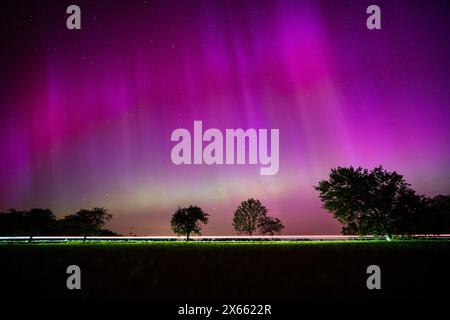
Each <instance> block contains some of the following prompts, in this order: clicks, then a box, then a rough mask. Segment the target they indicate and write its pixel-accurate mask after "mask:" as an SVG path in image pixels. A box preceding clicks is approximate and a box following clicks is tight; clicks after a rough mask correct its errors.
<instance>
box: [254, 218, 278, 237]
mask: <svg viewBox="0 0 450 320" xmlns="http://www.w3.org/2000/svg"><path fill="white" fill-rule="evenodd" d="M258 228H259V230H260V231H261V233H262V234H270V235H271V236H273V235H274V234H279V233H280V232H281V230H283V229H284V225H283V224H282V223H281V220H280V219H278V218H273V217H268V216H264V217H262V218H261V219H259V220H258Z"/></svg>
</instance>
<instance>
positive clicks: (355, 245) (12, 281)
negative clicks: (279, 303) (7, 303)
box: [0, 240, 450, 301]
mask: <svg viewBox="0 0 450 320" xmlns="http://www.w3.org/2000/svg"><path fill="white" fill-rule="evenodd" d="M0 261H1V263H0V274H1V282H2V293H1V295H4V296H9V297H23V298H30V297H33V298H39V299H66V298H70V299H72V298H79V299H90V298H101V299H110V298H113V299H160V300H167V299H177V300H183V301H184V300H190V301H192V300H197V299H203V300H204V299H208V300H209V299H210V300H215V299H227V300H235V299H247V300H268V299H271V300H274V299H275V300H282V299H283V300H284V299H288V300H297V299H324V298H325V299H345V298H357V299H367V298H370V299H373V298H375V299H386V298H387V299H391V298H395V299H396V298H402V299H403V298H426V299H434V298H448V294H447V296H446V294H445V291H446V289H447V288H449V287H450V275H449V273H450V271H449V270H450V241H442V240H420V241H418V240H417V241H413V240H404V241H391V242H386V241H330V242H326V241H305V242H294V241H290V242H283V241H276V242H269V241H264V242H194V241H192V242H188V243H186V242H179V241H178V242H158V241H155V242H139V243H136V242H125V243H124V242H120V243H115V242H85V243H84V242H67V243H64V242H61V243H52V244H46V243H31V244H27V243H16V244H0ZM73 264H75V265H78V266H80V268H81V275H82V277H81V278H82V289H81V290H68V289H67V288H66V279H67V277H68V275H67V274H66V268H67V266H69V265H73ZM373 264H375V265H378V266H379V267H380V268H381V285H382V289H381V290H368V289H367V287H366V279H367V278H368V276H369V275H368V274H367V273H366V268H367V267H368V266H369V265H373Z"/></svg>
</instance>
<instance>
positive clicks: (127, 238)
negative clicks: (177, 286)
mask: <svg viewBox="0 0 450 320" xmlns="http://www.w3.org/2000/svg"><path fill="white" fill-rule="evenodd" d="M413 237H414V239H417V238H419V239H448V240H450V234H442V235H414V236H413ZM189 239H190V240H196V241H339V240H355V241H356V240H384V237H375V236H344V235H290V236H193V237H190V238H189ZM185 240H186V237H178V236H86V237H84V236H14V237H0V242H65V241H185Z"/></svg>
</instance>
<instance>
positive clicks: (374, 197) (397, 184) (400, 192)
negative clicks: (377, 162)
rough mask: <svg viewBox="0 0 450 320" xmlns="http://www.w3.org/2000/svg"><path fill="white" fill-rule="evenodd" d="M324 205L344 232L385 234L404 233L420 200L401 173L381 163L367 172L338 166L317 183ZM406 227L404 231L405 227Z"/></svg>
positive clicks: (389, 237)
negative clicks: (390, 169)
mask: <svg viewBox="0 0 450 320" xmlns="http://www.w3.org/2000/svg"><path fill="white" fill-rule="evenodd" d="M315 189H316V190H317V191H319V193H320V195H319V196H320V199H321V200H322V202H323V207H324V208H325V209H327V210H328V211H330V212H331V213H332V214H333V215H334V217H335V218H336V219H338V220H339V222H341V223H342V224H343V225H344V227H343V229H342V232H343V233H344V234H359V235H367V234H371V235H376V236H385V237H386V239H388V240H390V239H391V238H392V236H393V235H394V234H396V233H407V231H410V230H411V228H406V223H407V222H408V221H413V220H414V219H415V217H414V215H415V214H416V213H417V210H416V209H417V207H418V206H420V203H421V200H420V197H418V196H417V195H416V194H415V192H414V190H412V189H411V188H410V185H409V184H408V183H406V181H405V180H404V178H403V176H401V175H400V174H398V173H396V172H388V171H386V170H384V169H383V168H382V167H381V166H380V167H377V168H374V169H373V170H371V171H369V170H367V169H363V168H361V167H359V168H357V169H354V168H353V167H349V168H342V167H338V168H335V169H332V170H331V173H330V176H329V179H328V180H322V181H320V182H319V184H318V185H317V186H315ZM405 229H407V230H405Z"/></svg>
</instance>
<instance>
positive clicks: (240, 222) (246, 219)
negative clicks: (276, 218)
mask: <svg viewBox="0 0 450 320" xmlns="http://www.w3.org/2000/svg"><path fill="white" fill-rule="evenodd" d="M266 213H267V209H266V207H264V206H263V205H262V204H261V202H260V201H259V200H255V199H248V200H246V201H242V202H241V204H240V205H239V206H238V207H237V209H236V211H235V212H234V217H233V226H234V229H235V230H236V231H237V232H238V233H239V234H241V233H248V234H249V235H252V233H253V232H255V231H256V228H257V227H258V220H259V219H262V218H264V217H266Z"/></svg>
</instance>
